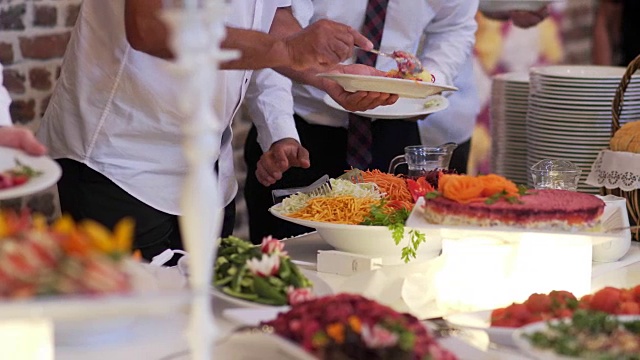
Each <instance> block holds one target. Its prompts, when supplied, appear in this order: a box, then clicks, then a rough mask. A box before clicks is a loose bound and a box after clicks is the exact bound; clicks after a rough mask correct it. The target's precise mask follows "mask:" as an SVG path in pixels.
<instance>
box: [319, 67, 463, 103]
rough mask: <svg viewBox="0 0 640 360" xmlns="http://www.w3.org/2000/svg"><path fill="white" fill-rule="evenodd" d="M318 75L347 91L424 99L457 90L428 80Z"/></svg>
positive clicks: (330, 74)
mask: <svg viewBox="0 0 640 360" xmlns="http://www.w3.org/2000/svg"><path fill="white" fill-rule="evenodd" d="M317 76H320V77H323V78H327V79H331V80H333V81H335V82H337V83H338V84H340V86H342V87H343V88H344V89H345V90H346V91H350V92H356V91H377V92H383V93H390V94H397V95H398V96H400V97H408V98H417V99H424V98H426V97H427V96H431V95H435V94H439V93H441V92H443V91H457V90H458V88H457V87H455V86H448V85H440V84H434V83H429V82H426V81H415V80H405V79H395V78H388V77H384V76H366V75H352V74H332V73H323V74H318V75H317Z"/></svg>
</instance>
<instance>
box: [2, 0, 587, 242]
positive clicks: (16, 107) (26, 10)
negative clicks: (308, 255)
mask: <svg viewBox="0 0 640 360" xmlns="http://www.w3.org/2000/svg"><path fill="white" fill-rule="evenodd" d="M103 1H110V0H103ZM80 3H81V0H0V62H1V63H2V64H3V65H4V66H6V68H5V71H4V76H5V86H7V87H8V88H9V91H10V93H11V96H12V98H13V100H14V102H13V104H12V107H11V111H12V116H13V119H14V121H15V122H16V123H20V124H24V125H27V126H29V127H31V128H36V127H37V126H38V124H39V120H40V118H41V116H42V113H43V111H44V109H45V107H46V105H47V102H48V98H49V96H50V94H51V90H52V86H53V84H54V83H55V79H56V77H57V73H58V71H59V66H60V63H61V60H62V55H63V52H64V47H65V45H66V43H67V41H68V39H69V31H70V29H71V27H72V25H73V23H74V22H75V18H76V16H77V14H78V10H79V6H80ZM594 3H595V0H567V2H566V10H565V16H564V17H563V25H562V26H563V32H564V35H565V47H566V53H565V54H566V61H565V62H567V63H588V62H589V56H590V48H591V41H590V36H591V24H592V21H593V15H592V14H593V4H594ZM249 126H250V121H249V119H248V118H247V117H246V116H243V115H242V113H241V115H240V116H238V118H237V119H236V121H235V122H234V134H235V139H234V146H235V148H236V153H235V158H236V168H237V170H238V171H237V175H238V181H239V183H240V187H241V188H240V191H239V193H238V198H237V205H238V211H237V213H238V221H237V226H236V234H237V235H238V236H246V235H247V225H246V221H247V219H246V211H245V205H244V199H243V196H242V184H243V183H244V177H245V173H246V171H245V167H244V160H243V158H242V145H243V143H244V139H245V137H246V133H247V131H248V129H249Z"/></svg>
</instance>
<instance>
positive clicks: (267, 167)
mask: <svg viewBox="0 0 640 360" xmlns="http://www.w3.org/2000/svg"><path fill="white" fill-rule="evenodd" d="M310 165H311V162H310V161H309V152H308V151H307V149H305V148H304V147H302V145H300V143H299V142H298V141H296V140H294V139H291V138H286V139H282V140H279V141H276V142H275V143H273V145H271V148H269V150H268V151H267V152H265V153H264V154H262V156H261V157H260V160H258V165H257V167H258V168H257V170H256V177H257V178H258V181H259V182H260V183H261V184H262V185H264V186H271V185H273V184H274V183H275V182H276V181H278V180H280V179H282V173H284V172H285V171H287V170H288V169H289V168H291V167H301V168H303V169H306V168H308V167H309V166H310Z"/></svg>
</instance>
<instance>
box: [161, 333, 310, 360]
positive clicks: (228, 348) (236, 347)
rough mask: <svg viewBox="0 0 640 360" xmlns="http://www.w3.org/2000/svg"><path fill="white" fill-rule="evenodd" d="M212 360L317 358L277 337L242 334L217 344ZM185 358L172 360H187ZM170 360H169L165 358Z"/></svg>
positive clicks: (234, 335)
mask: <svg viewBox="0 0 640 360" xmlns="http://www.w3.org/2000/svg"><path fill="white" fill-rule="evenodd" d="M213 355H214V356H213V357H212V358H211V359H234V360H254V359H279V360H315V359H316V358H315V357H314V356H313V355H311V354H309V353H308V352H306V351H305V350H304V349H303V348H301V347H299V346H298V345H296V344H294V343H293V342H291V341H288V340H287V339H284V338H282V337H280V336H277V335H267V334H262V333H250V332H249V333H247V332H244V333H243V332H240V333H236V334H233V335H232V336H231V337H230V338H226V339H225V340H224V341H223V342H222V343H220V344H216V347H215V353H214V354H213ZM190 358H191V357H188V356H186V355H185V356H184V357H178V358H174V357H171V359H175V360H186V359H190ZM163 359H168V358H163Z"/></svg>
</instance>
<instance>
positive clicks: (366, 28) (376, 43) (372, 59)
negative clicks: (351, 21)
mask: <svg viewBox="0 0 640 360" xmlns="http://www.w3.org/2000/svg"><path fill="white" fill-rule="evenodd" d="M388 3H389V0H369V3H368V4H367V10H366V12H365V18H364V25H363V26H362V34H363V35H364V36H365V37H367V38H368V39H369V40H371V42H372V43H373V48H374V49H379V48H380V42H381V41H382V29H383V28H384V20H385V18H386V16H387V4H388ZM377 58H378V56H377V55H376V54H373V53H370V52H366V51H359V52H358V56H357V58H356V62H357V63H358V64H364V65H369V66H375V65H376V60H377ZM372 142H373V136H372V134H371V119H370V118H367V117H363V116H359V115H356V114H349V128H348V131H347V163H348V164H349V165H350V166H352V167H354V168H358V169H361V170H366V169H367V168H368V167H369V165H370V164H371V144H372Z"/></svg>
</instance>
